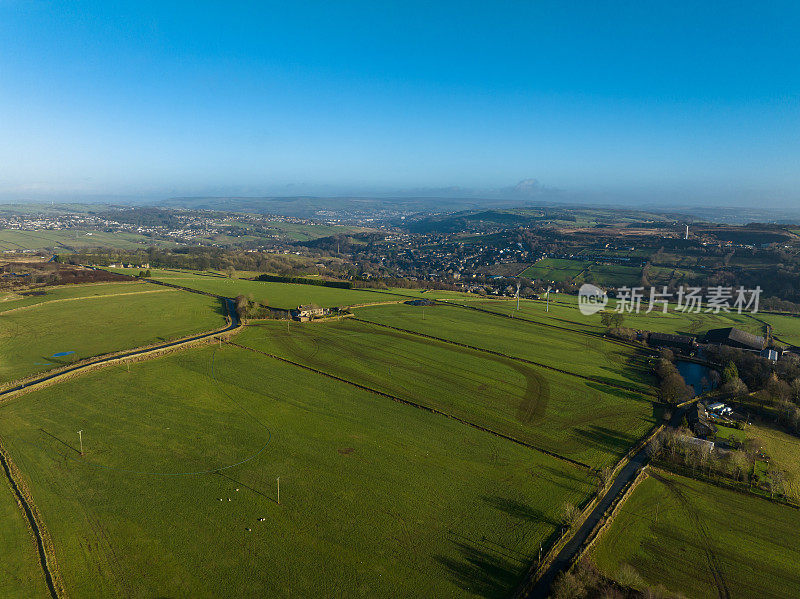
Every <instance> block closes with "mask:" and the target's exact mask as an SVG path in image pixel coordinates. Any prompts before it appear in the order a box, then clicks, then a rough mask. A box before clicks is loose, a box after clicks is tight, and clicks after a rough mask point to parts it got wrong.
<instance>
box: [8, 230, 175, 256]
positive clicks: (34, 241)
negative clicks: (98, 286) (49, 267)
mask: <svg viewBox="0 0 800 599" xmlns="http://www.w3.org/2000/svg"><path fill="white" fill-rule="evenodd" d="M151 245H159V246H174V245H175V243H174V242H170V241H157V240H154V239H152V238H150V237H145V236H144V235H137V234H136V233H126V232H122V231H120V232H116V233H105V232H103V231H86V230H79V229H61V230H56V231H54V230H47V229H45V230H41V231H18V230H12V229H4V230H0V251H22V250H43V249H53V250H81V249H86V248H96V247H108V248H115V249H118V250H135V249H142V248H143V247H149V246H151Z"/></svg>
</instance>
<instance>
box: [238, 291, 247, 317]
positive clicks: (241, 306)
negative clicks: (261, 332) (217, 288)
mask: <svg viewBox="0 0 800 599" xmlns="http://www.w3.org/2000/svg"><path fill="white" fill-rule="evenodd" d="M249 311H250V300H249V299H247V297H246V296H244V295H237V296H236V314H238V315H239V318H245V317H246V316H247V314H248V312H249Z"/></svg>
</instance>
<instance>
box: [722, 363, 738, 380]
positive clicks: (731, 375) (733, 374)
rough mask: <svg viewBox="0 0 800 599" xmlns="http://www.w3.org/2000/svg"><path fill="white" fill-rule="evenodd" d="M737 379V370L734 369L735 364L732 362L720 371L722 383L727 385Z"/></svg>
mask: <svg viewBox="0 0 800 599" xmlns="http://www.w3.org/2000/svg"><path fill="white" fill-rule="evenodd" d="M738 378H739V369H738V368H736V364H734V363H733V361H731V362H728V364H727V366H725V370H723V371H722V382H723V383H727V382H728V381H731V380H733V379H738Z"/></svg>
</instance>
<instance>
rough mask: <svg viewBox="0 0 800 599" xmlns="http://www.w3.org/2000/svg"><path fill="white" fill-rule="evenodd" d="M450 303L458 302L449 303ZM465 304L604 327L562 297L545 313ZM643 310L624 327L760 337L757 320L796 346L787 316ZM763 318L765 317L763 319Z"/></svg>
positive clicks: (536, 304)
mask: <svg viewBox="0 0 800 599" xmlns="http://www.w3.org/2000/svg"><path fill="white" fill-rule="evenodd" d="M453 303H462V302H460V301H458V300H453ZM468 305H470V306H475V307H479V308H483V309H486V310H490V311H492V312H499V313H502V314H508V315H511V316H515V317H520V318H524V319H528V320H533V321H536V322H540V323H543V324H553V325H558V326H563V327H568V328H574V329H576V330H581V331H589V332H594V333H604V332H605V330H606V329H605V327H604V326H602V323H601V320H600V319H601V314H600V313H599V312H598V313H596V314H592V315H588V316H587V315H584V314H581V312H580V311H579V310H578V298H577V296H570V295H564V294H558V295H555V294H553V295H551V297H550V310H549V311H548V312H546V311H545V301H544V300H525V299H521V300H520V309H519V310H517V302H516V301H515V300H483V301H479V302H470V303H469V304H468ZM614 306H615V303H614V301H613V300H612V301H610V302H609V307H608V308H607V310H608V311H612V310H613V307H614ZM646 310H647V307H646V305H643V308H642V310H641V312H639V313H636V312H631V313H628V312H625V313H624V314H623V316H624V322H623V325H622V326H624V327H629V328H632V329H640V330H645V331H656V332H659V333H675V334H682V335H702V334H703V333H705V332H706V331H708V330H709V329H717V328H724V327H737V328H740V329H742V330H745V331H749V332H751V333H755V334H758V335H763V334H764V325H763V324H762V323H761V322H759V320H757V319H761V320H767V319H769V320H770V321H771V322H773V323H775V324H774V326H775V334H776V335H778V336H780V335H781V332H783V331H788V332H789V333H790V334H791V332H792V331H794V332H795V334H797V341H798V342H799V343H800V318H798V319H794V318H793V317H791V316H781V317H778V316H776V315H765V314H763V313H759V314H756V315H755V317H756V318H757V319H756V318H753V317H751V316H750V315H748V314H746V313H745V314H736V313H728V314H726V313H722V312H720V313H719V314H713V313H706V312H699V313H687V312H679V311H677V310H675V306H674V304H673V305H670V309H669V311H668V312H667V313H666V314H664V313H663V312H661V306H660V305H658V306H657V307H656V308H654V310H653V311H651V312H650V313H646ZM765 317H766V318H765Z"/></svg>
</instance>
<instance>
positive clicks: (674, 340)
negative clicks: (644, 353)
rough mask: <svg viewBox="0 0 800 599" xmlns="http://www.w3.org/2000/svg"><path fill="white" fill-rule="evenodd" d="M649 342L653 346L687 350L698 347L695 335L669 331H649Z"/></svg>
mask: <svg viewBox="0 0 800 599" xmlns="http://www.w3.org/2000/svg"><path fill="white" fill-rule="evenodd" d="M647 344H648V345H650V346H651V347H671V348H674V349H678V350H682V351H686V352H691V351H692V350H694V349H695V348H696V347H697V341H696V340H695V338H694V337H689V336H688V335H670V334H669V333H648V335H647Z"/></svg>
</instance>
